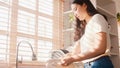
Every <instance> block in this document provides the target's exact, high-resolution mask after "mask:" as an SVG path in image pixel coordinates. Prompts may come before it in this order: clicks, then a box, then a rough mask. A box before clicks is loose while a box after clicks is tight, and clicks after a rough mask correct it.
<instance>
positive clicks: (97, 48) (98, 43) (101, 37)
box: [62, 32, 107, 66]
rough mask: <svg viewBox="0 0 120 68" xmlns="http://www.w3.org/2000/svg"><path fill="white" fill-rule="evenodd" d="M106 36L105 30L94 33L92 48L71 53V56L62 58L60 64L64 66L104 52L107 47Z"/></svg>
mask: <svg viewBox="0 0 120 68" xmlns="http://www.w3.org/2000/svg"><path fill="white" fill-rule="evenodd" d="M106 38H107V34H106V33H105V32H99V33H96V35H95V40H94V43H95V44H94V45H93V48H92V49H89V50H88V51H87V52H85V53H80V54H76V55H72V56H71V57H67V58H64V59H63V60H62V65H63V66H66V65H69V64H71V63H72V62H77V61H82V60H85V59H89V58H93V57H96V56H98V55H100V54H103V53H105V50H106V47H107V39H106Z"/></svg>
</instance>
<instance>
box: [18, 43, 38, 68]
mask: <svg viewBox="0 0 120 68" xmlns="http://www.w3.org/2000/svg"><path fill="white" fill-rule="evenodd" d="M21 43H27V44H28V45H29V46H30V48H31V50H32V60H33V61H35V60H37V58H36V55H35V53H34V51H33V47H32V45H31V44H30V43H29V42H28V41H20V42H19V43H18V45H17V50H16V51H17V52H16V68H18V53H19V46H20V44H21Z"/></svg>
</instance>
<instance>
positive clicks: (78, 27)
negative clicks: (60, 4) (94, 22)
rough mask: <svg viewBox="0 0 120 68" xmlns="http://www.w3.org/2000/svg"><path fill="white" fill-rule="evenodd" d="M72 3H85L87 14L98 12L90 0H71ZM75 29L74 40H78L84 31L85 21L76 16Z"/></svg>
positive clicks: (91, 14)
mask: <svg viewBox="0 0 120 68" xmlns="http://www.w3.org/2000/svg"><path fill="white" fill-rule="evenodd" d="M72 4H79V5H83V4H86V5H87V9H86V11H87V13H88V15H89V16H93V15H95V14H98V13H99V12H98V11H97V10H96V9H95V7H94V6H93V5H92V3H91V2H90V0H74V1H73V2H72ZM74 25H75V27H74V29H75V31H74V41H77V40H79V39H80V38H81V37H82V35H83V34H84V31H85V26H86V21H85V20H84V21H80V20H79V19H78V18H76V22H75V24H74Z"/></svg>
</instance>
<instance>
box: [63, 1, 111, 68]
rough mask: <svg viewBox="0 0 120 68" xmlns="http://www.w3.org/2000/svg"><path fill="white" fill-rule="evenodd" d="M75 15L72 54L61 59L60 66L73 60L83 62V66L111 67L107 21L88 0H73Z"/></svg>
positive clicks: (90, 67) (87, 67)
mask: <svg viewBox="0 0 120 68" xmlns="http://www.w3.org/2000/svg"><path fill="white" fill-rule="evenodd" d="M71 7H72V10H73V13H74V16H75V17H76V24H75V26H76V27H75V37H74V40H75V41H76V43H77V44H76V45H75V49H74V51H73V52H74V54H71V55H70V56H67V57H64V58H63V59H61V65H62V66H68V65H70V64H71V63H73V62H78V61H82V62H84V63H85V64H84V68H113V64H112V62H111V60H110V58H109V56H110V47H111V46H110V45H109V41H110V39H109V32H108V31H109V30H108V23H107V21H106V19H105V17H104V16H103V15H101V14H100V13H99V12H98V11H97V10H96V9H95V8H94V6H93V5H92V3H91V2H90V0H74V1H73V3H72V5H71Z"/></svg>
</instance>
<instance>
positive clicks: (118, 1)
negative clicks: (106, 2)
mask: <svg viewBox="0 0 120 68" xmlns="http://www.w3.org/2000/svg"><path fill="white" fill-rule="evenodd" d="M114 1H115V3H116V9H117V12H120V0H114Z"/></svg>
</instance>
